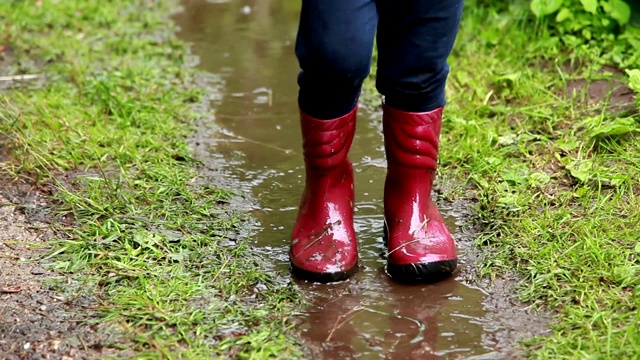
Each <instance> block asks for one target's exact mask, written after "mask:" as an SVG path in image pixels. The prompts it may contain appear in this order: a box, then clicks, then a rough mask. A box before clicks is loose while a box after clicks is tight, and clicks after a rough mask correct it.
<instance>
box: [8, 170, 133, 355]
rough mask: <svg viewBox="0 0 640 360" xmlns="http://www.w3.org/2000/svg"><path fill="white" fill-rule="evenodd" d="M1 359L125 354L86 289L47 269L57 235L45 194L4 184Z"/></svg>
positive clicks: (21, 185) (124, 347) (93, 297)
mask: <svg viewBox="0 0 640 360" xmlns="http://www.w3.org/2000/svg"><path fill="white" fill-rule="evenodd" d="M0 184H2V186H3V187H2V188H1V189H0V359H85V358H100V357H103V356H107V355H120V356H122V355H126V354H127V351H121V350H120V349H118V347H120V348H121V349H126V348H127V346H126V345H125V344H120V341H121V340H120V336H117V334H115V333H114V332H113V331H112V330H111V329H105V328H104V326H102V325H100V324H99V323H98V322H97V320H98V318H97V316H95V311H94V309H95V308H96V307H97V306H99V305H100V303H99V301H98V298H97V297H96V296H94V295H93V294H87V293H86V292H84V291H81V288H82V287H83V285H84V284H81V283H79V282H78V281H77V280H75V279H73V278H72V277H66V276H63V275H61V274H59V273H56V272H55V271H50V269H48V266H47V265H48V261H47V260H44V258H45V255H46V254H47V251H48V250H50V243H49V242H50V241H51V239H53V238H54V236H55V234H54V232H53V231H52V230H51V224H50V223H49V222H48V221H47V219H51V216H50V214H49V212H48V211H47V209H48V208H49V207H50V204H48V203H47V200H46V198H45V196H44V192H43V191H42V190H41V189H35V188H31V187H30V186H27V185H25V184H16V183H11V182H9V181H8V180H7V179H0Z"/></svg>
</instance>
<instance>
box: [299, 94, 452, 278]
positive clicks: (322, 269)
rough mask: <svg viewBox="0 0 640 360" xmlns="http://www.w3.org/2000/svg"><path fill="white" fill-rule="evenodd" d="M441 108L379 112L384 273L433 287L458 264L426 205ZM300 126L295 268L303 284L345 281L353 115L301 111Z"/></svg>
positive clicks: (354, 261)
mask: <svg viewBox="0 0 640 360" xmlns="http://www.w3.org/2000/svg"><path fill="white" fill-rule="evenodd" d="M442 110H443V109H442V108H438V109H436V110H433V111H430V112H426V113H409V112H404V111H400V110H398V109H394V108H391V107H389V106H387V105H385V106H384V115H383V129H384V130H383V132H384V143H385V150H386V154H387V178H386V181H385V187H384V215H385V233H384V237H385V243H386V245H387V253H386V256H387V267H386V270H387V273H388V274H389V275H390V276H391V277H392V278H395V279H398V280H400V281H405V282H416V281H417V282H430V281H436V280H439V279H442V278H444V277H446V276H448V275H450V274H451V273H452V272H453V271H454V270H455V268H456V265H457V256H456V248H455V243H454V241H453V238H452V237H451V234H450V233H449V230H448V229H447V227H446V225H445V223H444V221H443V219H442V216H441V215H440V212H439V211H438V209H437V208H436V206H435V204H434V203H433V201H432V200H431V186H432V183H433V179H434V176H435V170H436V164H437V158H438V143H439V136H440V127H441V124H442ZM301 128H302V136H303V149H304V160H305V166H306V182H305V189H304V193H303V195H302V200H301V203H300V208H299V212H298V219H297V221H296V223H295V226H294V230H293V235H292V241H291V249H290V258H291V265H292V269H293V272H294V274H295V275H296V276H298V277H301V278H303V279H306V280H311V281H317V282H334V281H342V280H345V279H347V278H348V277H349V276H351V275H352V274H353V273H354V272H355V271H356V270H357V268H358V249H357V240H356V234H355V230H354V227H353V208H354V187H353V169H352V166H351V162H350V161H349V159H348V156H347V155H348V152H349V149H350V147H351V143H352V141H353V136H354V134H355V129H356V109H353V110H352V111H351V112H350V113H348V114H347V115H344V116H342V117H340V118H337V119H332V120H318V119H314V118H312V117H310V116H308V115H306V114H304V113H302V114H301Z"/></svg>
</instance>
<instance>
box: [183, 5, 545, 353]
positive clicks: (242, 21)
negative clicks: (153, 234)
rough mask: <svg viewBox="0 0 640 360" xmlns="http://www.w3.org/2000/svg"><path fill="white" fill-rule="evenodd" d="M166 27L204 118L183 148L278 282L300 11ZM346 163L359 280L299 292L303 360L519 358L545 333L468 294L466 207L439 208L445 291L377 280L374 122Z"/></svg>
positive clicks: (296, 182)
mask: <svg viewBox="0 0 640 360" xmlns="http://www.w3.org/2000/svg"><path fill="white" fill-rule="evenodd" d="M183 6H184V8H183V11H181V12H180V13H177V14H176V15H175V16H174V19H175V21H176V22H177V23H178V25H179V26H180V28H181V31H180V32H179V34H178V35H179V36H180V37H181V38H182V39H184V40H186V41H188V42H190V43H192V44H193V54H194V55H195V56H196V57H197V58H198V66H199V68H201V69H203V70H205V71H206V72H207V75H205V76H204V79H203V81H204V82H206V86H208V87H210V88H211V92H210V93H211V95H210V100H211V107H212V113H213V114H214V117H213V118H212V119H211V120H210V121H207V122H205V123H203V124H202V125H201V129H200V131H199V133H198V135H197V136H196V138H195V139H194V140H193V142H194V144H195V147H196V151H197V155H198V157H199V158H200V159H202V160H203V161H205V163H206V164H207V176H210V177H211V181H213V182H214V183H216V184H219V185H229V184H233V187H235V188H236V189H237V191H238V192H240V193H243V195H244V196H245V197H247V198H248V199H251V202H252V203H253V204H254V205H255V206H254V208H253V209H252V212H253V214H254V215H255V218H256V219H258V221H259V225H258V226H257V227H256V230H255V236H253V237H252V241H255V246H256V248H257V249H258V251H260V252H262V253H264V255H265V257H267V258H269V259H270V260H271V263H272V264H273V266H274V269H276V270H278V271H279V272H280V273H282V274H283V276H289V275H288V256H287V251H288V245H289V235H290V232H291V228H292V225H293V221H294V219H295V215H296V206H297V204H298V201H299V197H300V193H301V191H302V188H303V181H304V168H303V163H302V156H301V151H300V146H301V139H300V135H299V133H300V130H299V125H298V121H299V120H298V114H297V102H296V97H297V90H298V87H297V84H296V76H297V73H298V64H297V61H296V59H295V56H294V42H295V34H296V27H297V15H298V11H299V1H293V0H253V1H249V0H229V1H225V0H209V1H205V0H183ZM360 115H361V116H360V118H359V120H358V121H359V123H358V132H357V135H356V139H355V141H354V144H353V147H352V150H351V153H350V157H351V160H352V161H353V163H354V168H355V169H356V196H357V203H356V213H355V215H356V217H355V219H356V220H355V221H356V231H357V233H358V235H359V242H360V256H361V265H362V269H361V270H360V271H359V272H358V273H357V274H356V275H355V276H354V277H353V278H352V279H350V280H349V281H347V282H344V283H339V284H333V285H320V284H310V283H305V282H300V281H297V283H298V286H299V287H300V289H301V290H302V291H303V292H304V294H305V295H306V296H307V297H308V299H309V301H310V302H311V303H313V304H315V306H312V307H310V308H309V309H307V310H306V315H305V317H304V321H303V322H302V325H301V327H300V333H301V336H302V338H303V339H304V340H305V341H306V344H307V345H308V348H309V350H308V357H309V358H326V359H349V358H362V359H376V358H386V359H394V358H397V359H413V358H415V359H431V358H448V359H498V358H509V359H511V358H517V357H518V356H519V355H518V352H517V348H516V347H515V341H516V340H518V339H520V338H527V337H530V336H532V335H536V334H542V333H544V331H545V330H546V317H545V316H542V315H540V314H534V313H531V312H529V311H527V310H525V309H524V307H522V306H520V305H517V304H515V302H513V301H512V300H511V299H510V296H508V294H509V291H511V286H512V285H513V283H512V282H508V281H503V282H501V283H502V284H503V285H499V286H492V287H487V286H483V285H480V284H479V283H477V282H475V281H474V280H473V279H474V272H475V270H474V267H473V257H474V255H473V252H472V251H471V243H472V232H470V230H469V229H467V227H466V226H465V224H466V221H465V217H467V216H468V214H467V212H466V210H465V206H464V203H455V204H441V205H442V207H441V208H442V210H443V211H444V213H445V216H446V219H447V222H448V224H449V226H450V229H451V230H452V231H453V232H454V236H455V237H456V239H457V240H458V247H459V249H460V253H461V259H460V260H461V264H460V269H461V270H460V271H459V273H458V274H457V276H456V277H455V278H453V279H450V280H447V281H444V282H441V283H438V284H433V285H420V286H415V285H414V286H408V285H401V284H397V283H394V282H392V281H390V280H389V278H388V277H387V276H386V275H385V274H384V271H383V266H384V260H383V259H382V258H381V257H380V254H381V252H382V251H383V245H382V220H383V218H382V212H383V207H382V189H383V182H384V175H385V160H384V152H383V147H382V136H381V122H380V120H379V114H369V113H367V112H365V111H361V112H360Z"/></svg>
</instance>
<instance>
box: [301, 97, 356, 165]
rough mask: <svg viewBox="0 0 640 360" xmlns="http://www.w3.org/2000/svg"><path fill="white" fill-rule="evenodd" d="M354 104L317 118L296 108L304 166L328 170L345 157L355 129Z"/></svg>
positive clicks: (345, 158)
mask: <svg viewBox="0 0 640 360" xmlns="http://www.w3.org/2000/svg"><path fill="white" fill-rule="evenodd" d="M356 112H357V107H356V108H354V109H353V110H351V111H350V112H349V113H348V114H346V115H344V116H342V117H339V118H337V119H331V120H319V119H315V118H312V117H311V116H309V115H307V114H305V113H303V112H302V111H301V112H300V128H301V129H302V139H303V144H302V148H303V154H304V160H305V164H306V166H307V169H308V170H311V169H317V170H329V169H332V168H334V167H336V166H338V165H340V164H342V163H344V162H345V161H346V160H347V155H348V153H349V149H350V148H351V143H352V142H353V137H354V134H355V129H356Z"/></svg>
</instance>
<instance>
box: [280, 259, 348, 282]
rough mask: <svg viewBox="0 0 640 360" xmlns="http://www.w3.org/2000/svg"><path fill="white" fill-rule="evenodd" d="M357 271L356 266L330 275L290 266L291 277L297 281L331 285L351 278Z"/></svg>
mask: <svg viewBox="0 0 640 360" xmlns="http://www.w3.org/2000/svg"><path fill="white" fill-rule="evenodd" d="M357 271H358V265H357V264H356V266H354V267H353V268H351V269H349V270H347V271H339V272H332V273H317V272H313V271H308V270H304V269H300V268H298V267H296V266H295V265H293V264H291V272H292V273H293V275H294V276H295V277H297V278H299V279H302V280H307V281H312V282H318V283H324V284H326V283H332V282H338V281H344V280H347V279H348V278H350V277H351V276H353V274H355V273H356V272H357Z"/></svg>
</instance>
